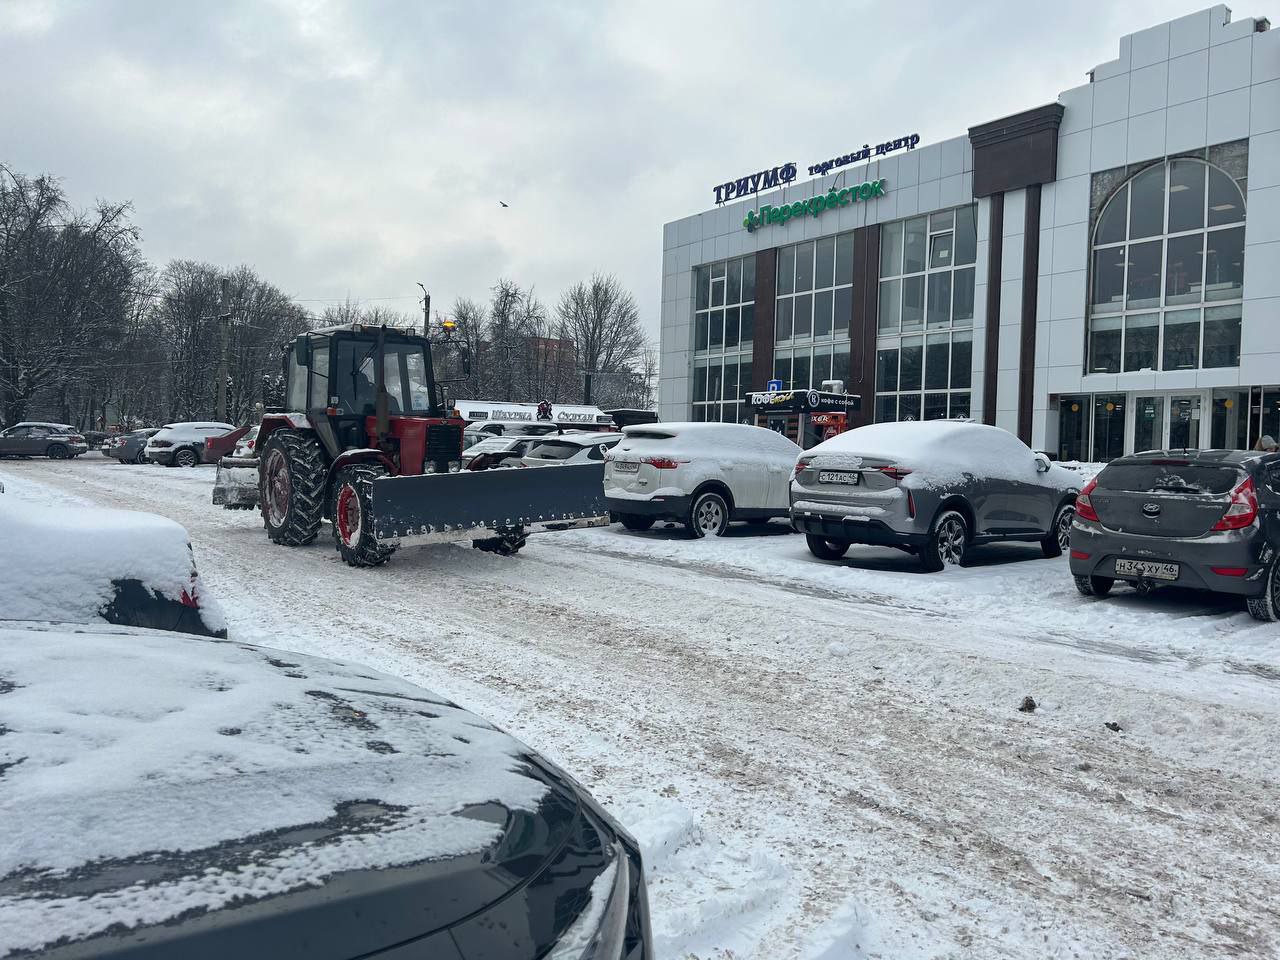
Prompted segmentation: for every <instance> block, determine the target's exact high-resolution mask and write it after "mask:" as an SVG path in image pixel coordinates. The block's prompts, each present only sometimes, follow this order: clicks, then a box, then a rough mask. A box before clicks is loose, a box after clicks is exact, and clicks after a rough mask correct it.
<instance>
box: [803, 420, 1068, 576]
mask: <svg viewBox="0 0 1280 960" xmlns="http://www.w3.org/2000/svg"><path fill="white" fill-rule="evenodd" d="M1080 485H1081V484H1080V479H1079V477H1078V476H1077V475H1076V474H1074V473H1073V472H1072V471H1070V470H1066V469H1064V468H1063V467H1059V466H1058V465H1056V464H1053V463H1050V462H1049V459H1048V457H1046V456H1045V455H1044V454H1042V453H1034V452H1033V451H1032V450H1031V449H1030V448H1029V447H1027V446H1026V445H1025V444H1024V443H1023V442H1022V441H1021V440H1019V439H1018V438H1017V437H1015V436H1014V435H1013V434H1011V433H1009V432H1007V431H1005V430H1001V429H998V428H996V427H989V426H984V425H982V424H977V423H969V422H962V421H955V420H932V421H924V422H909V423H877V424H874V425H872V426H868V427H859V428H858V429H856V430H851V431H849V432H848V433H844V434H841V435H839V436H837V437H834V438H832V439H831V440H827V441H826V442H824V443H820V444H818V446H816V447H813V448H812V449H810V450H808V451H806V452H805V453H804V454H803V455H802V456H801V457H800V459H799V461H798V462H797V463H796V471H795V477H794V478H793V479H792V481H791V525H792V526H793V527H795V529H796V530H799V531H800V532H801V533H803V534H805V535H806V536H807V538H808V543H809V550H810V552H812V553H813V555H814V556H816V557H819V558H821V559H823V560H837V559H839V558H840V557H843V556H844V555H845V553H846V551H848V549H849V546H850V545H851V544H854V543H865V544H877V545H880V546H888V547H897V548H899V549H902V550H907V551H910V552H912V553H916V554H918V555H919V557H920V560H921V563H922V564H923V565H924V568H925V569H926V570H929V571H938V570H942V569H943V568H944V567H946V566H950V565H959V564H960V563H962V562H963V561H964V558H965V555H966V553H967V551H968V549H969V548H970V547H972V546H976V545H978V544H983V543H993V542H997V541H1009V540H1013V541H1017V540H1022V541H1028V542H1038V543H1039V544H1040V545H1041V547H1042V548H1043V550H1044V554H1045V556H1047V557H1057V556H1060V555H1061V554H1062V551H1063V550H1064V549H1065V548H1066V545H1067V542H1068V540H1069V539H1070V535H1071V521H1072V519H1073V518H1074V516H1075V499H1076V494H1077V493H1078V492H1079V490H1080Z"/></svg>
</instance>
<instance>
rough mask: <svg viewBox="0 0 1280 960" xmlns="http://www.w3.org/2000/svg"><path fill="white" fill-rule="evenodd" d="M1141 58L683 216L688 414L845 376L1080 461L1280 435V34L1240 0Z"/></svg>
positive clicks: (672, 315) (913, 411)
mask: <svg viewBox="0 0 1280 960" xmlns="http://www.w3.org/2000/svg"><path fill="white" fill-rule="evenodd" d="M1119 53H1120V56H1119V57H1118V59H1116V60H1113V61H1110V62H1108V63H1104V64H1101V65H1099V66H1097V67H1095V68H1094V69H1093V70H1092V71H1091V72H1090V82H1089V83H1087V84H1084V85H1082V86H1080V87H1076V88H1074V89H1071V90H1067V91H1064V92H1063V93H1062V94H1061V95H1060V96H1059V98H1058V101H1057V102H1056V103H1053V104H1048V105H1046V106H1041V107H1036V108H1034V109H1030V110H1027V111H1025V112H1023V113H1020V114H1017V115H1015V116H1012V117H1006V118H1002V119H999V120H995V121H992V122H988V123H982V124H979V125H977V126H974V127H971V128H970V129H969V131H968V134H967V135H966V136H961V137H956V138H954V139H951V140H947V141H944V142H942V143H936V144H930V145H918V142H919V137H918V136H915V135H913V134H911V133H910V132H909V131H899V132H895V135H894V137H893V138H891V139H888V140H885V141H882V142H880V143H878V144H870V145H866V144H858V145H854V144H849V145H847V147H846V152H844V153H842V154H839V155H836V156H835V157H832V158H822V160H821V161H817V162H813V163H807V162H806V163H804V164H794V163H781V164H779V165H778V166H776V167H772V168H770V169H768V170H765V171H761V172H760V173H753V174H752V175H750V176H747V177H739V178H736V179H735V180H733V181H730V182H727V183H725V184H722V185H720V186H718V187H716V188H715V199H716V200H717V201H720V202H719V203H718V204H717V205H716V206H714V207H713V208H711V209H709V210H706V211H704V212H702V213H698V214H695V215H693V216H690V217H686V218H684V219H681V220H677V221H675V222H673V223H668V224H666V225H665V227H664V229H663V284H662V335H661V339H662V358H661V368H660V384H659V413H660V416H661V417H662V419H664V420H687V419H694V420H735V421H742V422H757V418H756V417H755V415H754V414H753V411H752V408H751V407H750V406H749V405H748V404H747V402H746V400H745V398H746V396H747V395H748V394H749V393H750V392H752V391H762V390H765V389H766V386H767V385H768V383H769V381H781V384H782V388H783V390H784V391H789V390H807V389H811V388H814V389H816V388H818V387H819V386H820V385H821V383H822V382H823V381H825V380H831V379H836V380H842V381H844V383H845V385H846V389H847V390H848V391H849V392H850V393H856V394H859V395H860V396H861V398H862V399H861V407H860V410H859V412H858V413H857V414H855V415H853V420H854V422H858V423H869V422H873V421H883V420H905V419H921V418H938V417H948V416H950V417H955V416H968V417H972V418H974V419H976V420H979V421H983V422H987V423H992V424H995V425H997V426H1000V427H1003V428H1005V429H1008V430H1010V431H1011V432H1014V433H1016V434H1018V435H1019V436H1020V437H1022V439H1023V440H1025V441H1026V442H1027V443H1029V444H1030V445H1031V446H1033V447H1034V448H1036V449H1042V450H1046V451H1048V452H1050V453H1051V454H1053V455H1056V456H1058V457H1061V458H1063V459H1097V460H1107V459H1111V458H1113V457H1115V456H1119V455H1121V454H1122V453H1125V452H1130V451H1133V450H1143V449H1152V448H1159V447H1166V446H1169V447H1184V446H1185V447H1210V446H1214V447H1223V446H1225V447H1249V446H1252V445H1253V444H1254V443H1255V442H1256V440H1257V439H1258V437H1259V436H1261V435H1264V434H1270V435H1272V436H1274V437H1280V31H1271V30H1270V29H1269V24H1268V22H1267V21H1266V20H1263V19H1241V20H1233V19H1232V17H1231V12H1230V11H1229V10H1228V9H1227V8H1226V7H1225V6H1216V7H1212V8H1210V9H1207V10H1203V11H1200V12H1198V13H1195V14H1192V15H1190V16H1186V17H1182V18H1180V19H1178V20H1174V21H1172V22H1170V23H1164V24H1161V25H1159V26H1156V27H1152V28H1150V29H1148V30H1144V31H1141V32H1139V33H1135V34H1132V35H1129V36H1125V37H1122V38H1121V39H1120V43H1119ZM806 171H808V172H809V174H810V176H808V177H806ZM744 198H745V199H744ZM758 422H762V423H763V422H766V421H765V419H763V418H761V419H759V421H758ZM769 422H770V423H771V425H773V426H775V428H779V429H786V430H787V431H788V432H789V433H790V434H791V435H792V436H793V438H796V439H798V440H800V441H801V442H803V443H806V445H807V444H809V443H812V442H813V441H814V440H816V439H818V438H819V436H820V431H816V430H815V429H814V428H813V427H812V426H811V425H810V424H808V423H807V422H806V417H805V416H804V415H803V414H799V415H793V416H791V417H790V418H788V419H787V420H786V422H785V423H784V422H782V421H781V420H779V419H777V418H770V419H769Z"/></svg>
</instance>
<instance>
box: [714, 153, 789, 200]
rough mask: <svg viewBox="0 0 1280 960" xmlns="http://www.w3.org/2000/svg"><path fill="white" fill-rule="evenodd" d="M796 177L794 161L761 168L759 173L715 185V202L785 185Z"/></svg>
mask: <svg viewBox="0 0 1280 960" xmlns="http://www.w3.org/2000/svg"><path fill="white" fill-rule="evenodd" d="M795 178H796V165H795V164H794V163H784V164H782V165H781V166H777V167H774V168H773V169H772V170H761V171H760V172H759V173H753V174H751V175H750V176H747V177H739V178H738V179H737V180H730V181H728V182H727V183H722V184H720V186H718V187H716V203H717V204H721V203H724V202H726V201H728V200H733V199H735V198H738V199H741V198H742V197H747V196H750V195H751V194H753V193H759V192H760V191H761V190H773V189H775V188H777V187H785V186H786V185H787V184H789V183H790V182H791V181H792V180H794V179H795Z"/></svg>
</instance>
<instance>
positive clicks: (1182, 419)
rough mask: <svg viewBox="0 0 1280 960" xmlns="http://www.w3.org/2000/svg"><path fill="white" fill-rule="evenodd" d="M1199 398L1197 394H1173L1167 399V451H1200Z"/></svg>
mask: <svg viewBox="0 0 1280 960" xmlns="http://www.w3.org/2000/svg"><path fill="white" fill-rule="evenodd" d="M1201 399H1202V398H1201V396H1200V394H1198V393H1188V394H1174V395H1173V396H1171V397H1170V398H1169V434H1168V439H1167V440H1166V442H1165V448H1166V449H1168V450H1199V449H1200V411H1201Z"/></svg>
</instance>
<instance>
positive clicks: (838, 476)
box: [818, 470, 862, 486]
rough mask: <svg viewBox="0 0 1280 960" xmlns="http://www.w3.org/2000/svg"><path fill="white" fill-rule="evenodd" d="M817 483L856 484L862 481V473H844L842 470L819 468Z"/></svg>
mask: <svg viewBox="0 0 1280 960" xmlns="http://www.w3.org/2000/svg"><path fill="white" fill-rule="evenodd" d="M818 482H819V483H848V484H851V485H853V486H857V485H858V484H859V483H861V482H862V474H860V473H845V472H844V471H843V470H819V471H818Z"/></svg>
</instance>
